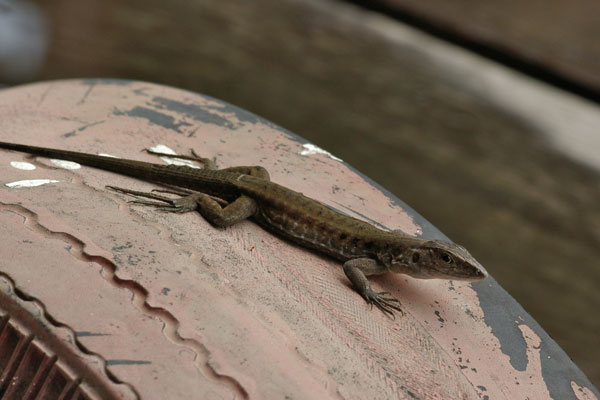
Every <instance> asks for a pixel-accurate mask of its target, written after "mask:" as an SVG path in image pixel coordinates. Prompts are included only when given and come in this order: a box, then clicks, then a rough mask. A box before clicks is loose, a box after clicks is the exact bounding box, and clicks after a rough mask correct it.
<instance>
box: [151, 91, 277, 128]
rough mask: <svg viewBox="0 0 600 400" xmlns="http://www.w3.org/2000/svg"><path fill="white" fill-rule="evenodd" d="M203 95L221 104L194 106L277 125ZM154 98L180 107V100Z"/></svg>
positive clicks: (240, 118)
mask: <svg viewBox="0 0 600 400" xmlns="http://www.w3.org/2000/svg"><path fill="white" fill-rule="evenodd" d="M202 97H204V98H206V99H207V100H210V101H211V102H215V103H219V105H218V106H214V105H207V106H203V107H199V106H194V107H198V108H203V109H207V110H216V111H220V112H223V113H226V114H233V115H235V117H236V118H237V119H238V120H239V121H240V122H249V123H251V124H257V123H263V124H266V125H269V126H273V127H276V125H275V124H273V123H272V122H270V121H267V120H265V119H263V118H261V117H259V116H257V115H256V114H253V113H251V112H250V111H246V110H244V109H242V108H239V107H237V106H234V105H233V104H229V103H227V102H225V101H222V100H219V99H216V98H214V97H211V96H207V95H202ZM154 100H155V101H164V100H167V101H168V103H169V104H170V105H171V106H175V107H179V105H178V104H177V103H178V102H176V101H172V100H170V99H164V98H162V97H155V98H154ZM179 104H183V105H184V106H190V104H185V103H179ZM165 107H168V105H167V104H165ZM174 111H175V110H174ZM277 129H283V128H280V127H277Z"/></svg>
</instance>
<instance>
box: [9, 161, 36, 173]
mask: <svg viewBox="0 0 600 400" xmlns="http://www.w3.org/2000/svg"><path fill="white" fill-rule="evenodd" d="M10 166H11V167H13V168H16V169H22V170H23V171H32V170H34V169H35V165H33V164H31V163H28V162H22V161H11V162H10Z"/></svg>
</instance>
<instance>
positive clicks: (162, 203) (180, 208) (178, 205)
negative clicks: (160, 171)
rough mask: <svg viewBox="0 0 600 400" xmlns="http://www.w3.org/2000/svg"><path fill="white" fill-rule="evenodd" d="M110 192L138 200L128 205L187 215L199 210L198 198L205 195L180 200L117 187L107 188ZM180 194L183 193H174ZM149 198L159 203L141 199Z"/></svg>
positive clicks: (191, 195)
mask: <svg viewBox="0 0 600 400" xmlns="http://www.w3.org/2000/svg"><path fill="white" fill-rule="evenodd" d="M106 187H107V188H108V189H110V190H114V191H115V192H119V193H123V194H128V195H130V196H134V197H136V198H137V199H136V200H130V201H129V202H128V203H133V204H142V205H145V206H152V207H156V208H157V209H158V210H160V211H164V212H175V213H185V212H190V211H196V210H197V209H198V203H197V198H198V196H199V195H203V194H202V193H191V194H187V195H185V196H182V197H179V198H170V197H167V196H162V195H159V194H156V193H148V192H140V191H137V190H131V189H125V188H120V187H117V186H106ZM162 192H166V193H174V192H171V191H166V190H165V191H162ZM174 194H179V195H181V193H174ZM140 197H143V198H147V199H153V200H157V201H149V200H140V199H139V198H140Z"/></svg>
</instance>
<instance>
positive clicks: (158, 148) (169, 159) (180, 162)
mask: <svg viewBox="0 0 600 400" xmlns="http://www.w3.org/2000/svg"><path fill="white" fill-rule="evenodd" d="M150 150H152V151H155V152H157V153H164V154H172V155H174V156H175V155H177V153H175V151H174V150H173V149H171V148H170V147H168V146H165V145H164V144H157V145H156V146H152V147H150ZM160 159H161V160H163V161H164V162H165V163H167V164H169V165H184V166H186V167H190V168H197V169H201V168H202V167H199V166H197V165H196V164H194V162H193V161H191V160H183V159H181V158H172V157H160Z"/></svg>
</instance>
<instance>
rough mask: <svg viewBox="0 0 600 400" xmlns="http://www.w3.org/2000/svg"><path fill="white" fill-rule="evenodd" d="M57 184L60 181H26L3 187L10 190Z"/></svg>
mask: <svg viewBox="0 0 600 400" xmlns="http://www.w3.org/2000/svg"><path fill="white" fill-rule="evenodd" d="M58 182H60V181H56V180H54V179H28V180H24V181H16V182H10V183H5V185H6V186H8V187H10V188H25V187H36V186H42V185H47V184H49V183H58Z"/></svg>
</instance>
